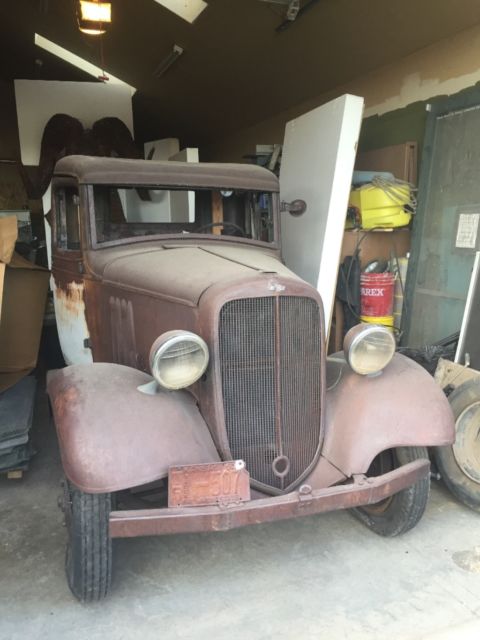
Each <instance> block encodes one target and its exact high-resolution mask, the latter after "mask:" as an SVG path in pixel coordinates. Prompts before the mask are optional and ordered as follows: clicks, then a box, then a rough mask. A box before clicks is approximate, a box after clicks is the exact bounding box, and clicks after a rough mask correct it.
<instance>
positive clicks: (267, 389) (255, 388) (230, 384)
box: [219, 296, 322, 491]
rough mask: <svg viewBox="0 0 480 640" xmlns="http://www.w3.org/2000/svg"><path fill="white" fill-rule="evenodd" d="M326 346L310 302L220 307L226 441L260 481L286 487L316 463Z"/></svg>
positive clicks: (272, 300) (285, 299)
mask: <svg viewBox="0 0 480 640" xmlns="http://www.w3.org/2000/svg"><path fill="white" fill-rule="evenodd" d="M321 342H322V338H321V326H320V312H319V308H318V304H317V303H316V301H315V300H313V299H312V298H305V297H297V296H279V297H268V298H267V297H265V298H244V299H241V300H232V301H231V302H227V303H226V304H225V305H224V306H223V307H222V309H221V312H220V325H219V343H220V365H221V376H222V390H223V402H224V413H225V426H226V431H227V437H228V441H229V444H230V451H231V454H232V456H233V458H235V459H236V458H241V459H243V460H245V463H246V466H247V469H248V470H249V472H250V475H251V477H252V479H253V480H256V481H257V483H261V484H262V485H266V486H268V487H273V488H275V489H276V490H280V491H282V490H286V489H288V488H289V487H290V486H291V485H292V484H294V483H295V481H296V480H298V479H299V478H300V477H301V476H302V474H303V473H304V472H305V471H306V470H307V468H308V467H309V465H310V464H311V463H312V462H313V461H314V459H315V455H316V452H317V449H318V447H319V443H320V438H321V419H320V411H321V406H320V405H321V397H322V395H321V394H322V389H321V358H322V353H321V350H322V344H321ZM283 456H285V457H286V459H285V458H282V459H281V460H278V458H279V457H283ZM276 459H277V462H275V463H274V461H275V460H276ZM275 471H276V472H275ZM279 475H280V476H282V477H279Z"/></svg>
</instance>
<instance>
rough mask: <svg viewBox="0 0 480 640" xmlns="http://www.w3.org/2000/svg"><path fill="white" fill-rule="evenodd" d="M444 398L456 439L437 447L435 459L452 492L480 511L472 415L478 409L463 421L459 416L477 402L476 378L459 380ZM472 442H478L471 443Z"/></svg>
mask: <svg viewBox="0 0 480 640" xmlns="http://www.w3.org/2000/svg"><path fill="white" fill-rule="evenodd" d="M448 401H449V402H450V406H451V407H452V411H453V414H454V416H455V429H456V432H457V433H456V436H457V438H456V443H455V444H454V445H453V446H452V445H450V446H447V447H437V448H436V449H435V453H434V455H435V462H436V463H437V467H438V470H439V472H440V475H441V476H442V480H443V481H444V482H445V484H446V485H447V487H448V488H449V489H450V491H451V492H452V493H453V495H454V496H455V497H456V498H458V499H459V500H460V501H461V502H463V503H464V504H466V505H467V506H468V507H470V508H471V509H474V510H475V511H480V446H479V445H480V443H479V442H478V432H479V427H480V424H479V423H478V422H477V420H476V419H475V418H478V416H479V413H478V412H477V414H476V416H475V415H474V416H472V419H471V420H470V421H467V422H466V423H464V421H463V418H462V416H464V415H465V412H466V411H467V410H469V409H473V408H474V407H475V405H476V406H477V409H478V407H479V406H480V379H477V378H474V379H472V380H468V381H467V382H464V383H463V384H461V385H460V386H459V387H457V388H456V389H455V390H454V391H453V392H452V393H451V394H450V395H449V397H448ZM474 442H477V443H478V444H476V446H472V443H474ZM475 478H477V480H475Z"/></svg>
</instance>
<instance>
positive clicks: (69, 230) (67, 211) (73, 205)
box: [55, 187, 80, 251]
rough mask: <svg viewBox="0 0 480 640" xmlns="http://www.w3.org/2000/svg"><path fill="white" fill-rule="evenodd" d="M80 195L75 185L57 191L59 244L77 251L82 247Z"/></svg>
mask: <svg viewBox="0 0 480 640" xmlns="http://www.w3.org/2000/svg"><path fill="white" fill-rule="evenodd" d="M79 204H80V201H79V197H78V191H77V189H76V188H75V187H62V188H61V189H58V190H57V191H56V193H55V216H56V227H57V246H58V247H59V248H60V249H69V250H71V251H75V250H78V249H80V219H79V214H80V211H79Z"/></svg>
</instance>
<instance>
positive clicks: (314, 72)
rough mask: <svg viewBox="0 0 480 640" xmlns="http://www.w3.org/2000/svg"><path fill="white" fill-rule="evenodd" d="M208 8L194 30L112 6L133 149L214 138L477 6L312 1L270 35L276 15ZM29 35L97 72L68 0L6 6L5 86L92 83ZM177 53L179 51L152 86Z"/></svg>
mask: <svg viewBox="0 0 480 640" xmlns="http://www.w3.org/2000/svg"><path fill="white" fill-rule="evenodd" d="M188 1H189V0H185V2H188ZM207 1H208V7H207V9H205V11H203V13H202V14H201V15H200V16H199V18H198V19H197V20H196V21H195V22H194V23H193V24H192V25H191V24H189V23H188V22H186V21H184V20H182V19H181V18H179V17H177V16H176V15H175V14H173V13H171V12H169V11H168V10H166V9H164V8H163V7H162V6H161V5H159V4H158V3H157V2H154V0H133V1H132V0H113V20H114V21H113V24H112V25H111V27H110V30H109V32H108V33H107V35H106V36H104V38H103V47H104V59H105V67H106V69H107V70H108V71H110V72H111V73H112V74H114V75H115V76H117V77H119V78H121V79H122V80H125V82H128V83H129V84H131V85H133V86H135V87H137V90H138V91H137V93H136V95H135V97H134V111H135V129H136V135H137V138H138V139H139V140H145V139H153V138H157V137H167V136H175V137H180V138H181V139H182V141H183V142H184V143H186V144H190V145H202V144H205V143H208V142H211V141H214V140H217V139H220V138H221V137H222V136H223V135H225V134H227V133H229V132H232V131H235V130H238V129H241V128H242V127H244V126H248V125H250V124H253V123H255V122H258V121H260V120H262V119H264V118H266V117H268V116H269V115H273V114H275V113H278V112H279V111H282V110H284V109H287V108H289V107H292V106H294V105H295V104H297V103H299V102H302V101H304V100H307V99H309V98H312V97H315V96H317V95H321V94H322V93H324V92H327V91H329V90H331V89H333V88H334V87H335V86H338V85H341V84H343V83H346V82H348V81H350V80H352V79H354V78H355V77H358V76H359V75H362V74H365V73H367V72H369V71H372V70H374V69H376V68H378V67H380V66H383V65H385V64H389V63H391V62H393V61H395V60H397V59H399V58H401V57H404V56H405V55H408V54H409V53H412V52H414V51H416V50H418V49H421V48H422V47H425V46H427V45H429V44H431V43H433V42H435V41H437V40H440V39H442V38H444V37H447V36H449V35H451V34H454V33H456V32H458V31H461V30H462V29H466V28H468V27H471V26H473V25H474V24H476V23H478V22H480V2H479V1H478V0H455V2H452V1H451V0H364V1H363V2H360V1H359V0H316V1H315V3H314V4H313V5H312V7H311V9H310V10H309V11H306V12H305V13H304V15H303V16H301V17H299V18H298V19H297V21H296V22H295V23H293V24H292V25H291V26H290V27H289V28H288V29H286V30H285V31H283V32H277V31H276V27H277V26H278V25H279V24H280V23H281V22H282V21H283V9H282V7H281V6H278V5H270V4H267V3H265V2H260V1H259V0H207ZM307 2H308V0H303V1H302V5H305V4H306V3H307ZM35 32H37V33H39V34H41V35H43V36H45V37H46V38H48V39H50V40H52V41H54V42H55V43H57V44H59V45H61V46H63V47H65V48H67V49H69V50H70V51H72V52H74V53H76V54H77V55H79V56H81V57H83V58H85V59H87V60H89V61H90V62H93V63H94V64H97V65H99V64H100V50H99V39H98V38H95V37H93V36H85V35H83V34H81V33H80V32H79V31H78V28H77V25H76V19H75V11H74V1H73V0H14V1H13V0H12V2H6V1H5V0H3V1H2V2H1V7H0V36H1V38H0V78H3V79H12V78H40V79H58V80H89V81H91V80H92V78H91V77H90V76H87V75H86V74H84V73H82V72H80V71H78V70H75V69H74V68H73V67H71V66H70V65H68V64H66V63H63V62H61V61H59V60H58V59H56V58H55V57H54V56H52V55H50V54H48V53H46V52H45V51H43V50H41V49H38V48H37V47H35V46H34V44H33V37H34V33H35ZM174 44H178V45H181V46H182V47H184V49H185V52H184V54H183V55H182V56H181V57H180V58H179V59H178V60H177V61H176V62H175V63H174V65H173V66H172V67H171V68H170V69H169V70H168V71H167V72H166V74H165V75H164V76H163V77H161V78H155V77H154V76H153V72H154V70H155V69H156V67H157V66H158V64H159V63H160V61H161V60H162V59H163V58H165V56H166V55H168V53H169V52H170V51H171V49H172V47H173V45H174Z"/></svg>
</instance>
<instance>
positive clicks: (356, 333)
mask: <svg viewBox="0 0 480 640" xmlns="http://www.w3.org/2000/svg"><path fill="white" fill-rule="evenodd" d="M395 347H396V345H395V338H394V336H393V333H392V332H391V331H389V330H388V329H387V328H386V327H383V326H381V325H375V324H358V325H357V326H355V327H353V328H352V329H350V331H349V332H348V333H347V335H346V336H345V340H344V343H343V348H344V351H345V356H346V358H347V361H348V364H349V365H350V366H351V367H352V369H353V370H354V371H355V372H356V373H359V374H360V375H362V376H367V375H372V374H374V373H379V372H380V371H381V370H382V369H385V367H386V366H387V364H388V363H389V362H390V360H391V359H392V358H393V356H394V353H395Z"/></svg>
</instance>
